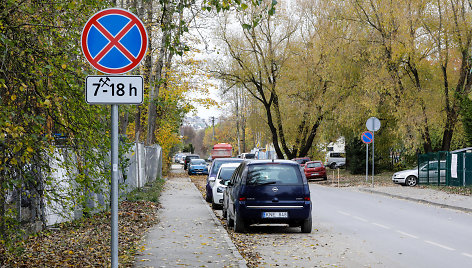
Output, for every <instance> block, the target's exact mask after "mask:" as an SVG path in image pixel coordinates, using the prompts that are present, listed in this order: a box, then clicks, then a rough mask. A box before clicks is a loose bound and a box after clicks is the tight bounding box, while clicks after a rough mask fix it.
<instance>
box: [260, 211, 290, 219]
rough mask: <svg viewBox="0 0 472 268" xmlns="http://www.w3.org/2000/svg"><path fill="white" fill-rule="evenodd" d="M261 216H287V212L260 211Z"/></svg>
mask: <svg viewBox="0 0 472 268" xmlns="http://www.w3.org/2000/svg"><path fill="white" fill-rule="evenodd" d="M262 218H288V212H286V211H284V212H262Z"/></svg>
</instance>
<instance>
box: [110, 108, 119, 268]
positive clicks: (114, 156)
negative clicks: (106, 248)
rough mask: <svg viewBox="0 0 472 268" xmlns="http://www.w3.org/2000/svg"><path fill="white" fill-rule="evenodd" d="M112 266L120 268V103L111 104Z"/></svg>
mask: <svg viewBox="0 0 472 268" xmlns="http://www.w3.org/2000/svg"><path fill="white" fill-rule="evenodd" d="M111 168H112V169H111V267H112V268H118V105H117V104H112V105H111Z"/></svg>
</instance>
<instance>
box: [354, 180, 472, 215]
mask: <svg viewBox="0 0 472 268" xmlns="http://www.w3.org/2000/svg"><path fill="white" fill-rule="evenodd" d="M359 190H360V191H363V192H369V193H375V194H381V195H386V196H390V197H394V198H400V199H405V200H409V201H414V202H420V203H425V204H429V205H433V206H438V207H443V208H449V209H454V210H458V211H462V212H469V213H472V196H464V195H458V194H449V193H446V192H442V191H437V190H433V189H427V188H420V187H406V186H391V187H374V188H359Z"/></svg>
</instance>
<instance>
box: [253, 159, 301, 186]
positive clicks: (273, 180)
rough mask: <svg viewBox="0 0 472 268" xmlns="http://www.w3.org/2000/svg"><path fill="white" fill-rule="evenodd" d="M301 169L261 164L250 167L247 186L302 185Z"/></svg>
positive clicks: (290, 166)
mask: <svg viewBox="0 0 472 268" xmlns="http://www.w3.org/2000/svg"><path fill="white" fill-rule="evenodd" d="M301 183H302V178H301V175H300V168H299V167H298V166H293V165H281V164H260V165H250V166H249V168H248V175H247V180H246V185H254V186H256V185H265V184H275V185H281V184H282V185H283V184H301Z"/></svg>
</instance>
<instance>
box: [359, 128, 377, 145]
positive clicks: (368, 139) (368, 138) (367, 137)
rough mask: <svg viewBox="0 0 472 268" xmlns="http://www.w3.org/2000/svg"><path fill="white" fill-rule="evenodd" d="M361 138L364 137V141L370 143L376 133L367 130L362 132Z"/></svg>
mask: <svg viewBox="0 0 472 268" xmlns="http://www.w3.org/2000/svg"><path fill="white" fill-rule="evenodd" d="M361 139H362V142H363V143H367V144H369V143H371V142H372V141H373V140H374V134H372V132H370V131H366V132H364V133H362V135H361Z"/></svg>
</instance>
